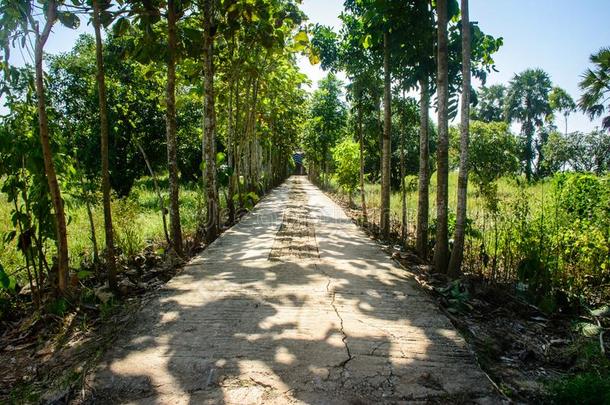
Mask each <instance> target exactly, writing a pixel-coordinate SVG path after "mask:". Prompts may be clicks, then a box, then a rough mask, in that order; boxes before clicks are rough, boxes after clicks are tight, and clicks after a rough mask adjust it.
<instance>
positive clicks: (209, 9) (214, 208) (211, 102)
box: [203, 0, 219, 243]
mask: <svg viewBox="0 0 610 405" xmlns="http://www.w3.org/2000/svg"><path fill="white" fill-rule="evenodd" d="M203 20H204V22H203V26H204V33H203V61H204V92H205V94H204V119H203V139H204V159H205V162H206V164H205V178H206V189H207V197H208V198H207V224H206V232H205V239H206V242H207V243H211V242H212V241H213V240H214V239H216V237H217V236H218V233H219V201H218V189H217V186H216V105H215V95H214V36H215V35H216V24H215V23H214V1H213V0H204V1H203Z"/></svg>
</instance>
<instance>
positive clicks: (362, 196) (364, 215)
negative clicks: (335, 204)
mask: <svg viewBox="0 0 610 405" xmlns="http://www.w3.org/2000/svg"><path fill="white" fill-rule="evenodd" d="M357 108H358V140H359V143H360V202H361V205H362V220H363V222H364V223H365V224H366V223H367V222H368V215H367V212H366V192H365V190H364V134H363V132H364V131H363V130H362V105H361V102H359V103H358V107H357Z"/></svg>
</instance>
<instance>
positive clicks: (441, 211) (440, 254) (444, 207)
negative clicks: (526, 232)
mask: <svg viewBox="0 0 610 405" xmlns="http://www.w3.org/2000/svg"><path fill="white" fill-rule="evenodd" d="M436 7H437V15H438V73H437V75H438V77H437V83H438V84H437V88H438V95H437V99H438V153H437V172H436V176H437V177H436V179H437V186H436V245H435V247H434V265H435V267H436V271H438V272H441V273H446V272H447V265H448V264H449V240H448V229H447V227H448V225H447V217H448V200H449V198H448V197H449V195H448V194H449V193H448V189H449V155H448V152H449V128H448V98H449V94H448V93H449V79H448V71H447V70H448V56H447V0H437V2H436Z"/></svg>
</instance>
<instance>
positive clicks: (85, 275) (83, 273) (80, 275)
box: [76, 270, 93, 280]
mask: <svg viewBox="0 0 610 405" xmlns="http://www.w3.org/2000/svg"><path fill="white" fill-rule="evenodd" d="M92 274H93V272H92V271H87V270H81V271H79V272H78V273H76V277H78V279H79V280H84V279H86V278H88V277H89V276H91V275H92Z"/></svg>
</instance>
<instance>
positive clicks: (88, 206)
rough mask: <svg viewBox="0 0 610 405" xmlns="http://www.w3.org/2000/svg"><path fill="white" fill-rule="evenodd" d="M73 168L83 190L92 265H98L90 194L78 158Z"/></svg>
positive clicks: (98, 256) (98, 259)
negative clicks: (78, 176) (89, 234)
mask: <svg viewBox="0 0 610 405" xmlns="http://www.w3.org/2000/svg"><path fill="white" fill-rule="evenodd" d="M75 160H76V163H75V166H76V170H77V171H78V173H79V175H80V178H79V180H80V187H81V189H82V190H83V198H84V199H85V209H86V210H87V218H88V220H89V230H90V232H91V245H92V247H93V263H95V264H98V263H99V261H100V253H99V252H100V251H99V249H98V245H97V235H96V234H95V222H94V220H93V210H92V208H91V201H90V199H89V198H90V197H91V193H90V192H89V191H88V190H87V186H86V184H85V176H84V175H83V171H82V168H81V167H80V164H79V163H78V156H77V155H75Z"/></svg>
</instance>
